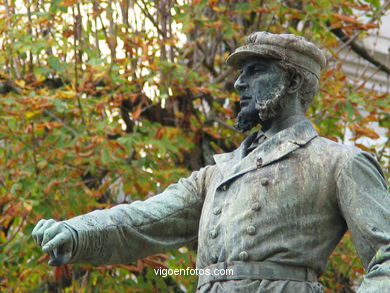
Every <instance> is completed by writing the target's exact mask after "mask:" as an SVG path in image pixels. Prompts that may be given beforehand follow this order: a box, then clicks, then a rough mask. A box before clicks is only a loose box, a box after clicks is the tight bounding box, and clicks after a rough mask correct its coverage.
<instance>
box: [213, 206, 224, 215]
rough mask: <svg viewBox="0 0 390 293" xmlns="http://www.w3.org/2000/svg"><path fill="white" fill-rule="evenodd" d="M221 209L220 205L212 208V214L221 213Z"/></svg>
mask: <svg viewBox="0 0 390 293" xmlns="http://www.w3.org/2000/svg"><path fill="white" fill-rule="evenodd" d="M221 211H222V209H221V208H220V207H215V208H214V209H213V214H214V215H219V214H220V213H221Z"/></svg>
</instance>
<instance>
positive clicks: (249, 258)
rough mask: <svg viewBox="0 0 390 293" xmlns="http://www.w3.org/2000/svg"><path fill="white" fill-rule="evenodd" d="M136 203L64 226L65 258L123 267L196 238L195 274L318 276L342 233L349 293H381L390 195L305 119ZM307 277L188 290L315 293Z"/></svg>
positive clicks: (388, 279) (358, 159) (373, 171)
mask: <svg viewBox="0 0 390 293" xmlns="http://www.w3.org/2000/svg"><path fill="white" fill-rule="evenodd" d="M254 137H255V136H254V135H251V136H249V137H248V138H247V139H246V140H245V141H244V142H243V143H242V144H241V146H240V147H239V148H238V149H237V150H235V151H233V152H231V153H225V154H220V155H216V156H214V159H215V162H216V164H215V165H212V166H207V167H205V168H202V169H201V170H199V171H196V172H193V173H192V175H191V176H190V177H188V178H186V179H180V180H179V182H178V183H176V184H173V185H170V186H169V187H168V188H167V189H166V190H165V191H164V192H163V193H161V194H159V195H156V196H154V197H152V198H150V199H148V200H146V201H136V202H133V203H132V204H130V205H118V206H116V207H113V208H111V209H109V210H101V211H94V212H91V213H89V214H86V215H82V216H79V217H75V218H73V219H70V220H68V221H64V223H65V224H66V225H68V226H69V227H70V228H71V229H72V231H73V233H74V234H73V235H74V237H75V240H76V243H77V246H76V249H75V250H74V255H73V258H72V262H77V263H93V264H113V263H128V262H130V261H134V260H136V259H139V258H141V257H144V256H147V255H150V254H154V253H157V252H162V251H166V250H168V249H172V248H177V247H180V246H183V245H186V244H188V243H190V242H192V241H194V240H198V254H197V268H199V269H201V268H208V267H209V266H210V265H211V266H213V265H214V264H217V265H218V264H224V265H225V266H226V265H230V264H233V263H240V264H241V265H244V267H245V264H248V267H250V264H253V263H258V262H268V263H274V264H278V265H281V266H286V267H292V268H307V269H308V270H310V271H311V272H314V274H315V275H317V276H320V275H321V274H322V273H323V272H324V271H325V268H326V263H327V259H328V257H329V255H330V254H331V252H332V251H333V249H334V248H335V246H336V245H337V243H338V242H339V240H340V238H341V237H342V236H343V235H344V233H345V232H346V231H347V230H349V231H350V232H351V234H352V238H353V241H354V244H355V246H356V249H357V251H358V253H359V255H360V257H361V260H362V263H363V265H364V267H365V269H366V275H365V278H364V281H363V283H362V285H361V287H360V290H359V292H364V293H368V292H390V197H389V194H388V191H387V186H386V181H385V179H384V176H383V173H382V171H381V168H380V166H379V165H378V163H377V162H376V160H375V159H374V158H373V157H372V156H371V155H370V154H368V153H366V152H363V151H361V150H360V149H357V148H355V147H350V146H345V145H341V144H338V143H335V142H333V141H330V140H328V139H325V138H323V137H320V136H318V134H317V133H316V131H315V130H314V129H313V128H312V125H311V123H310V122H309V121H308V120H304V121H301V122H299V123H296V124H295V125H293V126H292V127H290V128H287V129H284V130H282V131H280V132H279V133H277V134H275V135H274V136H272V137H270V138H268V139H267V140H266V141H265V142H263V143H262V144H260V145H259V146H258V147H257V148H256V149H255V150H253V151H252V152H250V153H249V154H248V155H246V156H245V154H246V149H247V148H248V146H249V145H250V144H251V142H252V140H253V139H254ZM321 291H322V289H321V286H320V284H319V283H317V282H315V280H308V281H294V280H284V279H281V280H269V279H258V278H252V277H251V276H249V275H248V276H247V277H246V275H245V274H244V275H243V276H241V277H240V278H238V279H237V278H236V279H235V278H232V279H227V280H211V279H210V280H209V279H207V278H206V279H204V278H203V279H202V278H200V281H199V284H198V292H262V293H266V292H273V293H279V292H288V293H290V292H291V293H295V292H321Z"/></svg>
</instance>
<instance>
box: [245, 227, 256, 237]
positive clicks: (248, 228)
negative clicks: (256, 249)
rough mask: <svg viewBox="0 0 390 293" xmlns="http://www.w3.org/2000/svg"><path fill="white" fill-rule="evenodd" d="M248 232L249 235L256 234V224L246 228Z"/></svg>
mask: <svg viewBox="0 0 390 293" xmlns="http://www.w3.org/2000/svg"><path fill="white" fill-rule="evenodd" d="M246 232H247V233H248V234H249V235H255V234H256V228H255V226H248V227H247V228H246Z"/></svg>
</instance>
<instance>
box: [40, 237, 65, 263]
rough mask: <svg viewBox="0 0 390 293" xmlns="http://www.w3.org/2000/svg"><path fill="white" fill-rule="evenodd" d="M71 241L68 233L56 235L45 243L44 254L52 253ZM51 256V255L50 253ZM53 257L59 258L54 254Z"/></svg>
mask: <svg viewBox="0 0 390 293" xmlns="http://www.w3.org/2000/svg"><path fill="white" fill-rule="evenodd" d="M68 241H69V235H68V234H67V233H64V232H62V233H60V234H58V235H56V236H55V237H54V238H53V239H51V240H50V241H48V242H47V243H45V244H44V245H43V247H42V250H43V251H44V252H48V253H49V252H52V251H53V250H54V249H55V248H57V247H58V246H60V245H61V244H64V243H66V242H68ZM49 254H50V253H49ZM53 256H55V257H57V256H56V255H55V254H54V253H53Z"/></svg>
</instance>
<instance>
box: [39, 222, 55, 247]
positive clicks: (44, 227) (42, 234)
mask: <svg viewBox="0 0 390 293" xmlns="http://www.w3.org/2000/svg"><path fill="white" fill-rule="evenodd" d="M55 223H56V221H55V220H53V219H50V220H47V221H46V222H45V223H43V225H42V226H41V227H40V228H39V229H38V230H37V231H36V232H35V236H36V242H37V244H38V245H41V246H42V245H43V241H44V240H45V238H47V236H49V235H47V232H48V231H50V230H49V229H50V228H51V227H52V225H53V224H55ZM46 241H47V240H46Z"/></svg>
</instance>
